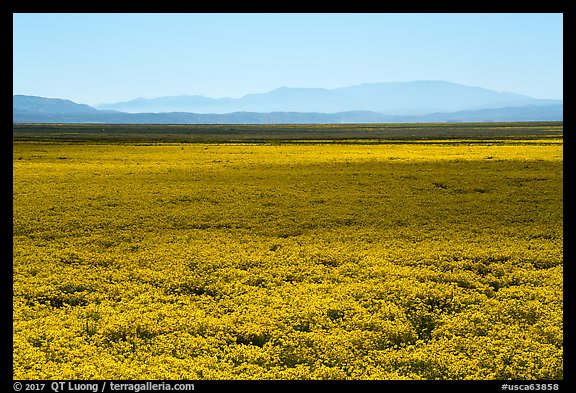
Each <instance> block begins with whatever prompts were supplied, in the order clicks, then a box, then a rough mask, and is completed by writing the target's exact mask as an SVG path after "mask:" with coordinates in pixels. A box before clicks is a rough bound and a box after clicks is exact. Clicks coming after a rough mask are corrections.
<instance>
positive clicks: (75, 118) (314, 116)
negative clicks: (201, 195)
mask: <svg viewBox="0 0 576 393" xmlns="http://www.w3.org/2000/svg"><path fill="white" fill-rule="evenodd" d="M13 102H14V106H13V112H12V116H13V117H12V118H13V122H14V123H101V124H104V123H110V124H335V123H429V122H466V121H475V122H485V121H561V120H563V105H562V104H555V105H527V106H517V107H504V108H487V109H476V110H469V111H457V112H439V113H430V114H426V115H385V114H383V113H378V112H372V111H345V112H336V113H315V112H265V113H264V112H233V113H225V114H214V113H213V114H203V113H189V112H170V113H125V112H118V111H111V110H96V109H94V108H91V107H89V106H87V105H82V104H76V103H74V102H72V101H67V100H60V99H53V98H42V97H30V96H25V97H23V96H14V100H13Z"/></svg>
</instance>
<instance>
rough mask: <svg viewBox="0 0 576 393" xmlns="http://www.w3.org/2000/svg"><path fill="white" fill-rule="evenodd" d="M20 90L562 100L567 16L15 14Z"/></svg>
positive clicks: (95, 98) (86, 96) (85, 99)
mask: <svg viewBox="0 0 576 393" xmlns="http://www.w3.org/2000/svg"><path fill="white" fill-rule="evenodd" d="M13 21H14V25H13V26H14V27H13V29H14V30H13V32H14V41H13V43H14V53H13V54H14V56H13V59H14V74H13V83H14V86H13V87H14V88H13V92H14V94H27V95H37V96H42V97H57V98H65V99H70V100H73V101H75V102H78V103H85V104H89V105H94V104H99V103H107V102H117V101H126V100H130V99H134V98H137V97H146V98H151V97H159V96H168V95H183V94H186V95H193V94H199V95H204V96H208V97H213V98H219V97H241V96H243V95H245V94H250V93H263V92H267V91H270V90H272V89H275V88H277V87H281V86H288V87H323V88H335V87H344V86H351V85H355V84H360V83H366V82H407V81H415V80H446V81H450V82H456V83H461V84H465V85H471V86H480V87H485V88H488V89H493V90H496V91H508V92H513V93H519V94H526V95H529V96H531V97H535V98H555V99H561V98H562V97H563V89H562V88H563V86H562V85H563V38H562V32H563V19H562V14H531V13H522V14H359V13H358V14H356V13H352V14H346V13H344V14H322V13H317V14H281V13H279V14H242V13H239V14H49V13H46V14H14V18H13Z"/></svg>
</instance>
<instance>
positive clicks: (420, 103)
mask: <svg viewBox="0 0 576 393" xmlns="http://www.w3.org/2000/svg"><path fill="white" fill-rule="evenodd" d="M560 103H562V101H561V100H539V99H535V98H532V97H528V96H525V95H520V94H514V93H502V92H496V91H493V90H489V89H484V88H481V87H473V86H465V85H460V84H456V83H451V82H444V81H416V82H394V83H365V84H361V85H355V86H350V87H343V88H336V89H322V88H292V87H281V88H278V89H275V90H272V91H270V92H267V93H260V94H248V95H245V96H243V97H241V98H209V97H204V96H199V95H191V96H187V95H183V96H171V97H158V98H149V99H146V98H138V99H135V100H132V101H126V102H119V103H109V104H100V105H96V108H98V109H109V110H117V111H122V112H128V113H142V112H156V113H159V112H192V113H206V114H208V113H210V114H212V113H215V114H218V113H220V114H222V113H232V112H261V113H267V112H307V113H310V112H318V113H337V112H349V111H371V112H378V113H383V114H386V115H424V114H430V113H438V112H455V111H465V110H478V109H484V108H498V107H516V106H527V105H553V104H560Z"/></svg>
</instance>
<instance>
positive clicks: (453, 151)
mask: <svg viewBox="0 0 576 393" xmlns="http://www.w3.org/2000/svg"><path fill="white" fill-rule="evenodd" d="M562 203H563V200H562V139H546V140H538V139H536V138H535V139H533V140H520V139H517V140H513V141H511V140H510V141H498V140H485V141H475V142H474V143H472V142H470V141H464V140H462V141H459V140H450V141H435V140H429V141H425V142H421V141H420V142H419V141H411V142H410V141H407V142H405V143H372V142H370V141H359V142H357V143H337V142H334V143H320V142H318V143H314V142H312V141H309V142H308V143H276V144H266V143H220V144H219V143H149V144H144V143H126V144H117V143H91V142H86V143H66V142H58V141H52V142H37V141H14V144H13V266H14V269H13V271H14V273H13V291H14V297H13V305H14V315H13V317H14V322H13V329H14V332H13V333H14V336H13V345H14V349H13V351H14V353H13V354H14V360H13V366H14V378H15V379H191V380H198V379H543V380H546V379H549V380H553V379H562V378H563V366H562V359H563V344H562V342H563V330H562V321H563V316H562V285H563V272H562V269H563V266H562V265H563V255H562V247H563V237H562V230H563V227H562Z"/></svg>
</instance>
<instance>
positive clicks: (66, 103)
mask: <svg viewBox="0 0 576 393" xmlns="http://www.w3.org/2000/svg"><path fill="white" fill-rule="evenodd" d="M12 110H13V112H14V113H43V114H51V115H57V114H65V113H66V114H72V113H98V110H97V109H95V108H92V107H91V106H88V105H84V104H77V103H75V102H72V101H70V100H63V99H60V98H44V97H36V96H25V95H15V96H13V97H12Z"/></svg>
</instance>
